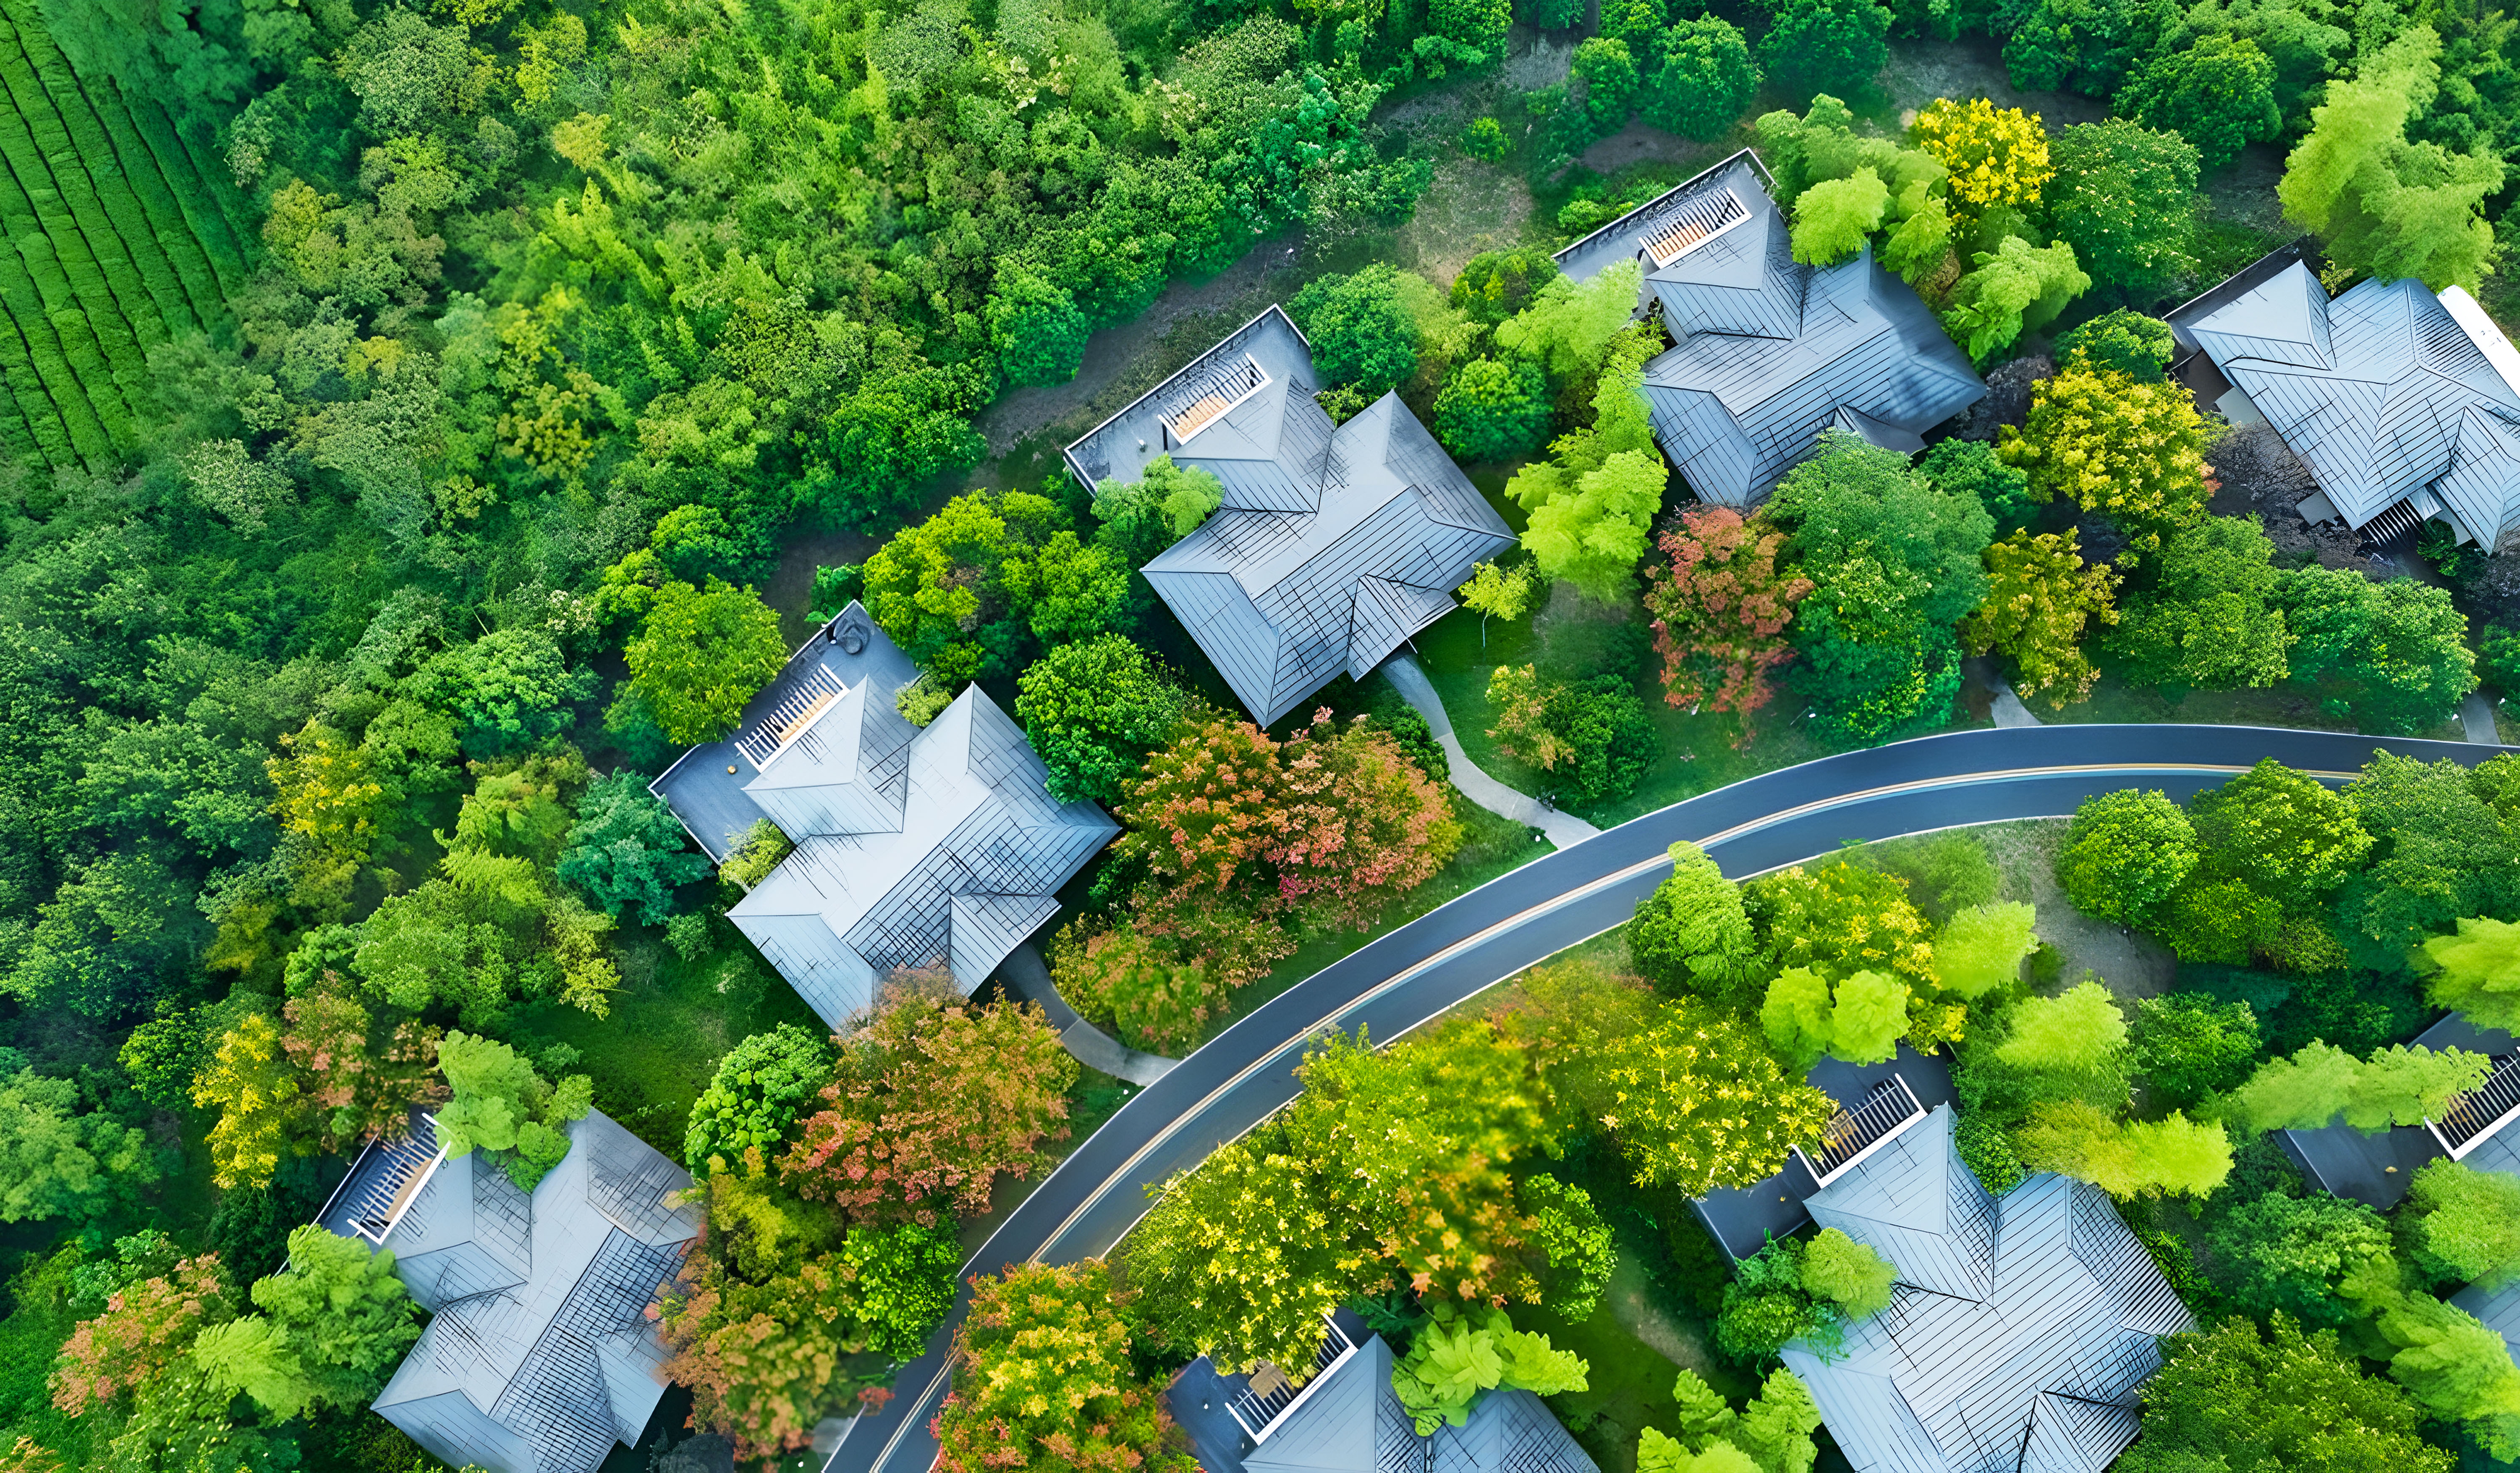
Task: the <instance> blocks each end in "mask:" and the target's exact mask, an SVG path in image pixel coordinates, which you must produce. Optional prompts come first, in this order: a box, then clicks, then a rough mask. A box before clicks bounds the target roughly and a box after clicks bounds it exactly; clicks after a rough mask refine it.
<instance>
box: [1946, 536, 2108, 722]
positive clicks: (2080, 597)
mask: <svg viewBox="0 0 2520 1473" xmlns="http://www.w3.org/2000/svg"><path fill="white" fill-rule="evenodd" d="M1986 570H1987V593H1986V602H1984V603H1982V604H1980V605H1978V606H1977V607H1976V608H1975V609H1972V610H1970V611H1969V615H1968V618H1967V619H1966V620H1964V621H1961V624H1960V643H1961V644H1962V645H1963V646H1965V647H1966V648H1967V649H1968V651H1969V653H1970V654H1973V655H1983V654H1985V653H1987V652H1988V651H1990V650H1992V651H1995V652H1996V653H1998V654H2001V655H2003V657H2004V658H2005V659H2007V660H2009V661H2011V662H2012V668H2013V675H2014V680H2015V686H2016V689H2017V690H2018V691H2019V692H2020V694H2021V695H2022V696H2024V697H2028V696H2033V695H2038V694H2041V693H2043V692H2044V693H2048V705H2049V706H2051V707H2053V708H2055V709H2056V710H2058V711H2062V710H2064V709H2065V707H2066V706H2067V705H2069V704H2070V703H2072V702H2075V701H2079V700H2081V699H2082V698H2083V697H2085V696H2088V695H2090V694H2091V692H2092V685H2093V682H2095V681H2097V680H2098V679H2099V677H2100V672H2099V670H2098V669H2097V668H2095V667H2093V665H2092V662H2091V661H2090V660H2088V659H2087V658H2085V657H2084V654H2083V628H2084V625H2085V624H2087V623H2088V622H2090V621H2093V620H2097V621H2100V622H2102V623H2115V622H2117V617H2118V616H2117V609H2116V608H2115V607H2114V605H2113V604H2112V602H2111V597H2112V595H2113V594H2114V593H2115V592H2116V590H2117V575H2116V574H2114V573H2112V572H2111V571H2110V570H2109V569H2108V568H2107V567H2106V566H2105V565H2094V564H2090V563H2086V562H2084V561H2083V554H2082V548H2081V546H2080V544H2079V543H2078V541H2077V539H2076V534H2075V532H2074V530H2073V529H2071V528H2068V529H2066V530H2065V531H2064V532H2062V533H2061V534H2060V533H2056V532H2040V533H2038V534H2037V535H2035V536H2034V535H2033V534H2032V533H2031V532H2030V531H2029V529H2026V528H2025V529H2022V530H2020V531H2017V532H2014V533H2013V534H2012V535H2011V536H2009V537H2006V538H2004V539H2003V541H2001V542H1997V543H1994V544H1992V545H1990V546H1989V547H1988V548H1987V550H1986Z"/></svg>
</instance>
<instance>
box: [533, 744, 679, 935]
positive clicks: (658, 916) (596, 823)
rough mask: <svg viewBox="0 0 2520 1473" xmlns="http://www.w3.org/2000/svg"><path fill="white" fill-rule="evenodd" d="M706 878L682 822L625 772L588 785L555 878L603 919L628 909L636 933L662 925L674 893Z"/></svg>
mask: <svg viewBox="0 0 2520 1473" xmlns="http://www.w3.org/2000/svg"><path fill="white" fill-rule="evenodd" d="M708 872H709V861H708V856H707V855H705V854H699V853H695V852H693V851H692V850H691V848H690V846H689V845H688V843H687V842H686V835H685V834H684V832H683V825H682V820H680V819H678V818H676V817H675V816H674V814H673V810H672V809H670V808H668V807H666V806H665V805H664V804H663V802H662V801H660V800H659V799H657V798H656V797H655V795H653V794H652V793H650V792H649V791H648V784H647V782H646V781H645V780H644V779H643V778H642V777H641V776H640V775H639V774H638V773H636V772H633V771H629V770H627V769H625V770H623V771H620V772H615V773H613V774H612V775H611V776H609V777H599V778H597V779H596V780H595V781H594V782H591V783H589V784H587V787H586V791H585V793H583V794H582V795H580V796H579V798H578V800H577V821H576V822H575V823H572V824H570V825H569V829H568V837H567V839H566V840H565V842H564V843H563V844H562V849H561V853H560V863H559V866H558V868H557V871H556V873H558V875H559V876H560V878H561V879H562V880H563V881H565V882H567V883H568V884H571V885H574V886H576V887H577V888H578V889H580V890H582V891H584V892H586V895H587V898H589V899H591V900H593V901H594V902H595V904H596V907H597V908H598V909H600V910H602V911H603V912H604V913H605V914H607V915H610V916H615V917H618V916H621V915H622V914H624V913H625V912H628V911H631V910H634V909H635V910H636V911H637V912H638V917H639V924H641V925H643V926H658V925H662V924H664V921H665V918H666V917H667V916H669V915H671V914H672V913H673V909H674V887H675V886H678V885H688V884H690V883H691V882H692V881H694V880H697V879H699V878H701V877H702V876H704V875H706V874H707V873H708Z"/></svg>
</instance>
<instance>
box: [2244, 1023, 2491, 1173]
mask: <svg viewBox="0 0 2520 1473" xmlns="http://www.w3.org/2000/svg"><path fill="white" fill-rule="evenodd" d="M2414 1041H2415V1045H2416V1046H2417V1047H2420V1048H2429V1049H2432V1050H2434V1051H2435V1052H2439V1051H2440V1050H2442V1049H2445V1048H2463V1049H2465V1050H2467V1051H2468V1052H2469V1053H2481V1054H2484V1055H2485V1056H2486V1057H2488V1058H2492V1059H2499V1058H2504V1057H2507V1056H2509V1055H2510V1054H2512V1053H2514V1052H2520V1040H2514V1039H2513V1038H2512V1036H2511V1035H2509V1034H2507V1033H2504V1032H2503V1031H2502V1030H2500V1029H2498V1028H2479V1027H2477V1026H2476V1025H2475V1024H2474V1023H2472V1022H2470V1021H2469V1020H2468V1017H2467V1015H2466V1014H2465V1013H2452V1014H2449V1015H2448V1016H2446V1017H2444V1018H2442V1019H2441V1020H2440V1021H2438V1022H2436V1023H2435V1024H2433V1026H2432V1027H2430V1028H2427V1029H2425V1030H2424V1031H2423V1032H2422V1033H2420V1034H2417V1035H2415V1039H2414ZM2501 1133H2502V1134H2510V1133H2512V1128H2510V1127H2505V1128H2504V1129H2503V1131H2502V1132H2501ZM2275 1140H2276V1143H2277V1144H2278V1145H2280V1146H2282V1147H2283V1153H2284V1155H2285V1156H2287V1157H2289V1158H2291V1161H2292V1164H2293V1165H2294V1166H2296V1167H2299V1168H2300V1169H2301V1173H2302V1174H2303V1175H2305V1176H2308V1177H2309V1178H2310V1179H2311V1181H2312V1183H2313V1184H2315V1185H2316V1186H2318V1189H2319V1190H2320V1191H2323V1192H2327V1193H2330V1194H2331V1195H2334V1196H2339V1197H2351V1198H2352V1199H2354V1200H2355V1201H2357V1202H2361V1203H2363V1204H2365V1205H2367V1206H2370V1207H2374V1208H2377V1209H2379V1210H2380V1211H2381V1212H2387V1211H2388V1210H2389V1209H2391V1208H2393V1207H2396V1206H2397V1205H2398V1204H2399V1203H2400V1202H2403V1201H2405V1200H2406V1196H2407V1186H2408V1183H2409V1182H2410V1181H2411V1180H2412V1179H2413V1178H2414V1174H2415V1173H2416V1172H2417V1171H2420V1170H2421V1169H2422V1168H2423V1166H2424V1165H2425V1163H2427V1162H2430V1161H2432V1160H2433V1159H2434V1158H2436V1157H2438V1156H2440V1155H2441V1154H2442V1148H2441V1142H2440V1141H2438V1140H2436V1139H2435V1138H2434V1137H2433V1132H2432V1131H2431V1130H2430V1129H2429V1128H2426V1127H2423V1126H2394V1127H2392V1128H2388V1129H2386V1130H2375V1131H2372V1132H2371V1133H2369V1134H2367V1135H2366V1134H2364V1133H2363V1131H2361V1130H2357V1129H2355V1128H2353V1127H2351V1126H2343V1125H2337V1126H2322V1127H2320V1128H2318V1129H2316V1130H2278V1131H2276V1132H2275ZM2499 1144H2500V1147H2501V1148H2502V1149H2505V1150H2508V1149H2510V1148H2511V1145H2512V1143H2511V1142H2509V1141H2500V1142H2499ZM2485 1149H2486V1148H2485V1147H2479V1148H2478V1152H2479V1154H2480V1155H2481V1154H2482V1152H2483V1151H2484V1150H2485Z"/></svg>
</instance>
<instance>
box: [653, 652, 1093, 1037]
mask: <svg viewBox="0 0 2520 1473" xmlns="http://www.w3.org/2000/svg"><path fill="white" fill-rule="evenodd" d="M918 678H919V670H918V668H917V667H915V666H913V665H912V664H911V663H910V660H909V658H908V657H907V656H904V655H903V654H902V653H901V651H900V649H899V648H898V647H896V646H895V645H894V644H893V642H892V641H891V640H890V639H888V638H886V637H885V636H884V632H883V630H882V629H880V628H878V627H877V626H876V623H875V621H874V620H872V619H870V618H869V617H868V615H867V612H866V610H865V609H864V608H862V607H860V606H859V605H857V604H855V603H852V604H850V605H849V607H848V608H847V609H845V610H843V611H841V613H840V614H839V615H838V617H836V618H834V619H833V620H832V621H831V622H830V623H829V624H828V625H826V626H825V627H824V628H823V629H822V630H820V631H818V632H817V633H816V634H815V635H814V637H813V638H811V639H808V640H807V641H806V642H805V644H804V645H803V646H802V647H801V648H799V649H798V650H797V651H796V653H795V654H794V655H793V656H791V657H790V658H789V660H788V662H787V667H786V668H785V669H783V670H782V671H781V672H780V674H779V677H778V678H777V679H776V680H773V681H772V682H771V683H770V684H769V685H768V686H766V687H765V688H764V689H763V690H762V691H761V693H760V694H759V695H757V696H755V697H754V698H753V700H752V704H751V705H750V706H749V707H747V708H746V709H745V711H744V716H743V721H742V725H741V726H739V727H738V728H737V730H736V732H735V734H734V735H733V736H731V737H729V738H727V739H726V740H725V741H722V742H712V743H709V744H707V745H705V746H701V747H695V748H693V749H692V750H691V751H690V752H687V753H685V754H684V755H683V757H682V759H681V760H679V761H677V762H675V763H674V765H673V766H672V767H670V768H668V769H666V771H665V773H664V775H663V776H661V777H659V778H657V779H656V781H655V782H654V783H653V784H652V786H651V791H652V792H653V793H655V794H656V796H657V797H659V798H661V799H663V800H664V801H665V804H666V806H668V807H671V808H672V809H673V810H674V812H675V814H676V816H678V817H680V818H681V819H682V821H683V826H684V827H685V828H686V829H688V830H690V831H691V835H692V837H693V839H695V840H696V841H697V842H698V844H699V847H700V848H701V849H702V850H703V851H705V852H707V853H708V854H709V856H710V857H711V858H713V859H720V860H723V859H724V858H725V856H726V854H727V853H728V852H729V851H730V850H732V849H733V848H734V847H736V846H737V845H738V844H739V843H741V842H742V838H743V836H744V834H745V833H746V832H748V831H749V830H750V829H751V827H752V825H753V824H754V823H755V822H757V821H759V820H761V819H764V818H767V819H769V820H770V821H771V822H773V823H775V824H777V825H778V827H779V829H780V831H781V832H782V833H784V834H786V835H787V838H788V839H789V841H790V842H792V843H793V844H794V846H795V848H794V850H793V851H791V852H789V853H788V855H787V858H785V859H783V860H781V861H780V864H779V867H778V868H776V869H774V870H772V871H771V872H770V874H769V876H768V877H767V878H766V879H764V880H762V881H761V883H759V884H757V885H755V886H753V887H752V890H751V891H750V893H749V894H747V895H745V896H744V898H742V900H741V901H739V902H737V904H736V905H735V907H734V908H733V909H732V910H729V911H728V912H727V919H729V920H731V921H733V922H734V923H735V924H736V928H737V929H738V930H740V931H742V933H743V934H744V935H745V936H746V937H747V938H749V939H750V940H751V942H752V944H754V945H755V946H757V947H759V948H760V950H761V954H762V955H763V956H765V957H767V958H769V960H770V963H771V965H773V966H775V967H777V968H778V969H779V975H780V976H782V977H784V978H786V979H787V983H788V985H789V986H790V987H793V988H794V989H795V990H796V991H797V993H798V994H799V995H801V996H802V997H803V998H804V999H805V1001H806V1002H807V1003H808V1004H809V1005H811V1006H812V1007H813V1009H814V1011H815V1012H817V1013H819V1014H821V1015H822V1018H823V1020H824V1021H825V1022H826V1023H829V1024H831V1025H832V1027H833V1028H838V1027H840V1026H841V1025H842V1024H843V1023H844V1022H845V1021H846V1020H847V1019H848V1018H849V1017H850V1016H851V1015H852V1014H854V1013H857V1012H858V1011H860V1010H861V1009H863V1008H865V1007H866V1006H867V1005H868V1004H870V1003H872V1002H873V1001H874V1000H875V994H876V986H877V983H878V982H880V981H881V980H882V979H883V978H884V977H886V976H888V975H890V974H891V972H892V970H893V968H895V967H929V966H937V965H943V966H946V967H948V968H950V969H951V970H952V972H953V974H954V976H955V977H956V978H957V979H958V980H959V981H960V983H961V984H962V986H963V987H964V988H965V989H966V990H968V989H970V988H972V987H975V986H977V985H978V984H979V983H981V982H983V981H985V980H986V979H987V978H988V976H989V974H990V973H992V972H994V971H996V970H997V966H998V963H999V962H1001V961H1003V960H1004V959H1005V958H1006V955H1007V953H1008V952H1010V951H1012V950H1013V949H1014V948H1015V947H1016V946H1017V945H1018V944H1021V943H1022V942H1023V941H1024V940H1025V939H1026V938H1028V937H1030V936H1031V935H1032V933H1033V932H1035V931H1037V930H1039V929H1040V928H1041V926H1042V925H1043V924H1044V923H1046V922H1047V921H1049V920H1050V919H1051V918H1052V917H1053V916H1055V915H1057V913H1058V900H1057V892H1058V888H1059V887H1060V886H1061V885H1064V884H1065V883H1067V880H1068V877H1069V876H1071V875H1073V874H1075V873H1076V871H1077V870H1079V869H1081V868H1083V867H1084V865H1085V861H1086V860H1088V859H1090V858H1092V857H1093V856H1094V854H1095V852H1097V851H1099V850H1101V849H1102V846H1103V845H1105V844H1107V843H1109V842H1110V841H1111V838H1112V836H1113V835H1115V834H1117V833H1118V832H1119V825H1117V824H1115V823H1113V822H1112V821H1111V819H1110V818H1109V816H1108V815H1106V814H1105V813H1103V811H1102V809H1101V808H1098V807H1096V806H1094V805H1092V804H1090V803H1068V804H1062V803H1059V802H1057V801H1056V800H1054V799H1053V798H1052V797H1051V796H1050V792H1049V787H1048V784H1049V777H1050V773H1049V769H1048V768H1046V767H1044V766H1043V765H1042V761H1041V759H1040V758H1038V757H1036V756H1034V754H1033V750H1032V746H1031V744H1030V743H1028V742H1026V741H1025V740H1024V734H1023V729H1022V728H1021V727H1019V726H1017V725H1016V724H1015V723H1014V720H1013V718H1012V717H1011V716H1009V715H1008V714H1007V713H1005V712H1003V711H1001V710H999V709H998V705H997V703H996V702H994V701H991V700H990V699H989V698H988V696H986V695H985V694H983V693H982V692H981V690H980V688H979V687H978V686H976V685H974V686H970V687H967V688H966V689H965V690H964V692H963V693H962V694H961V695H960V696H958V697H956V698H955V700H954V702H953V704H952V705H950V706H948V707H946V708H945V710H944V712H943V713H941V714H939V715H938V716H937V717H936V718H935V719H934V720H933V721H930V722H929V723H928V724H927V725H926V726H925V727H923V728H922V727H917V726H913V725H911V724H910V722H909V720H908V719H907V718H905V717H904V716H903V715H902V714H901V713H900V712H899V711H898V710H896V709H895V707H894V704H893V697H894V696H895V695H896V694H897V693H898V692H899V691H900V690H901V688H902V687H903V686H905V685H908V684H910V683H911V682H912V681H914V680H916V679H918Z"/></svg>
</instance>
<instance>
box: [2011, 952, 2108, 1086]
mask: <svg viewBox="0 0 2520 1473" xmlns="http://www.w3.org/2000/svg"><path fill="white" fill-rule="evenodd" d="M2126 1040H2127V1024H2126V1014H2124V1013H2122V1012H2120V1011H2119V1010H2118V1004H2117V999H2116V998H2114V997H2111V996H2110V995H2109V990H2108V989H2107V988H2104V987H2102V986H2100V984H2099V983H2098V981H2097V980H2095V979H2093V977H2091V976H2090V975H2089V974H2088V973H2087V974H2085V976H2084V979H2083V981H2081V982H2078V983H2076V984H2075V985H2074V986H2072V987H2070V988H2067V989H2066V990H2064V991H2062V992H2060V993H2058V994H2057V995H2056V996H2053V997H2028V998H2024V999H2023V1000H2022V1003H2021V1005H2020V1006H2019V1007H2017V1008H2015V1009H2013V1013H2012V1027H2011V1031H2010V1032H2009V1033H2008V1034H2006V1036H2004V1039H2003V1042H2002V1043H2000V1044H1998V1045H1996V1050H1995V1052H1996V1057H1997V1058H1998V1059H2000V1060H2001V1061H2003V1064H2004V1065H2005V1067H2007V1068H2010V1069H2015V1070H2019V1071H2022V1072H2024V1073H2027V1074H2034V1075H2045V1076H2048V1077H2050V1078H2055V1079H2059V1080H2076V1079H2082V1078H2087V1077H2089V1076H2092V1075H2093V1074H2097V1073H2100V1072H2102V1071H2104V1070H2106V1069H2108V1068H2109V1067H2110V1066H2111V1065H2112V1063H2113V1062H2114V1061H2116V1060H2117V1059H2118V1058H2119V1057H2120V1056H2121V1055H2122V1054H2123V1053H2124V1051H2125V1049H2126Z"/></svg>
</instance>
